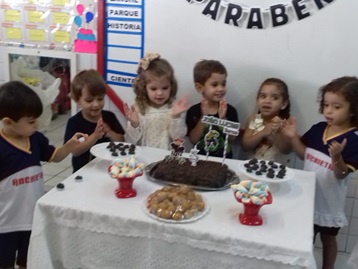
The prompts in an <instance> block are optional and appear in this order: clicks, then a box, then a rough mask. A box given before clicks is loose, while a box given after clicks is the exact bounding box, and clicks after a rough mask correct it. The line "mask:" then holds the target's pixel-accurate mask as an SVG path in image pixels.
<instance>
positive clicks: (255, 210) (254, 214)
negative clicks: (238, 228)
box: [234, 192, 272, 226]
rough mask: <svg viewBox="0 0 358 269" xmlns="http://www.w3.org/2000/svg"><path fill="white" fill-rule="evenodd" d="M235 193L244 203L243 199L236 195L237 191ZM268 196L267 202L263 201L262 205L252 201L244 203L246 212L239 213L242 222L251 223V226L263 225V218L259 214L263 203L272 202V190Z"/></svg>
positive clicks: (239, 200)
mask: <svg viewBox="0 0 358 269" xmlns="http://www.w3.org/2000/svg"><path fill="white" fill-rule="evenodd" d="M234 195H235V198H236V200H237V201H238V202H239V203H242V202H241V199H239V198H237V197H236V193H234ZM266 198H267V201H266V202H265V203H263V204H262V205H256V204H254V203H252V202H250V203H242V204H243V205H244V212H243V213H240V214H239V220H240V222H241V223H242V224H244V225H250V226H259V225H262V218H261V216H260V215H259V211H260V208H261V207H262V206H263V205H267V204H271V203H272V195H271V192H269V193H268V196H267V197H266Z"/></svg>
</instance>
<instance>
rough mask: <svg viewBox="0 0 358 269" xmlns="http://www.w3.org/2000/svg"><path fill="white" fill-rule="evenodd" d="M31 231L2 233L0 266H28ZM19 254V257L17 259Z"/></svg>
mask: <svg viewBox="0 0 358 269" xmlns="http://www.w3.org/2000/svg"><path fill="white" fill-rule="evenodd" d="M30 235H31V231H18V232H10V233H0V268H3V267H4V268H13V267H14V265H15V260H16V264H17V265H19V266H23V267H26V263H27V251H28V248H29V241H30ZM16 256H17V259H16Z"/></svg>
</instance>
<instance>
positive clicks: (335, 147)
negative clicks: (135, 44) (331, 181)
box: [328, 138, 347, 162]
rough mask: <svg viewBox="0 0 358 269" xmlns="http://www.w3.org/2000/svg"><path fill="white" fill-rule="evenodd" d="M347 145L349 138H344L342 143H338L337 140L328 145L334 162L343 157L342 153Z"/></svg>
mask: <svg viewBox="0 0 358 269" xmlns="http://www.w3.org/2000/svg"><path fill="white" fill-rule="evenodd" d="M346 145H347V138H345V139H343V141H342V143H338V142H337V141H332V142H331V143H330V144H329V145H328V152H329V155H330V156H331V158H332V161H333V162H336V161H339V160H340V158H341V157H342V155H341V153H342V151H343V149H344V148H345V147H346Z"/></svg>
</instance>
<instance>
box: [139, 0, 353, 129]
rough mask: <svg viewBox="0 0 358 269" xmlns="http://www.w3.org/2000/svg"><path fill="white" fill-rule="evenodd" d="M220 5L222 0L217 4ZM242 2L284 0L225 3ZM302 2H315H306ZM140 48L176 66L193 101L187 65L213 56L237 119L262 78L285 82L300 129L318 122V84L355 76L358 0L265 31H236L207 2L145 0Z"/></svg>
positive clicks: (190, 66)
mask: <svg viewBox="0 0 358 269" xmlns="http://www.w3.org/2000/svg"><path fill="white" fill-rule="evenodd" d="M222 2H223V1H222ZM229 2H231V3H236V4H245V3H246V6H254V4H255V3H256V5H255V6H256V7H257V6H259V7H268V6H269V4H272V3H287V4H288V3H290V2H291V1H288V0H275V1H272V0H271V1H256V2H255V1H252V0H250V1H248V0H246V1H245V0H230V1H229ZM306 2H308V3H310V2H313V1H306ZM146 5H147V7H146V13H145V14H146V18H145V19H146V20H145V27H146V34H145V37H146V39H145V48H146V50H153V51H158V52H160V53H161V54H162V56H163V57H165V58H167V59H168V60H169V61H170V62H171V63H172V65H173V66H174V69H175V71H176V74H177V77H178V80H179V86H180V91H179V94H180V95H181V94H184V93H189V95H190V96H191V97H192V100H193V103H194V102H198V101H199V100H200V97H199V96H198V94H197V93H196V92H195V90H194V88H193V82H192V69H193V66H194V64H195V62H197V61H198V60H200V59H203V58H206V59H217V60H220V61H222V62H223V63H224V64H225V66H226V67H227V69H228V73H229V76H228V94H227V95H228V100H229V102H230V103H231V104H232V105H234V106H235V107H236V108H237V109H238V112H239V117H240V119H241V121H242V122H243V121H245V120H246V118H247V116H248V115H249V114H250V113H252V112H253V110H254V106H255V95H256V92H257V89H258V87H259V85H260V83H261V82H262V81H263V80H264V79H265V78H268V77H272V76H274V77H279V78H281V79H283V80H285V81H286V82H287V84H288V85H289V91H290V95H291V102H292V114H293V115H294V116H296V117H297V118H298V123H299V129H300V131H301V132H303V131H305V130H306V129H307V128H309V127H310V126H311V125H312V124H313V123H315V122H316V121H318V120H319V119H320V117H319V116H318V113H317V110H318V105H317V103H316V96H317V90H318V88H319V87H320V86H321V85H323V84H324V83H327V82H329V81H330V80H331V79H333V78H335V77H339V76H342V75H357V73H358V53H356V48H357V42H358V36H357V32H358V30H357V27H356V26H357V25H358V17H357V16H353V15H351V14H352V12H351V11H352V10H358V1H352V0H340V1H337V0H336V1H334V2H333V3H331V4H330V5H327V6H326V7H324V8H323V9H321V10H320V11H318V9H317V8H316V7H314V6H312V8H310V9H309V11H310V12H311V13H312V15H311V16H310V17H308V18H305V19H303V20H301V21H298V20H297V19H293V20H292V21H291V22H290V23H289V24H287V25H285V26H281V27H276V28H272V27H270V26H269V27H268V28H267V29H264V30H258V29H245V28H237V27H235V26H230V25H227V24H224V22H223V19H222V18H220V19H219V20H218V21H214V20H212V19H210V18H208V17H205V16H204V15H203V14H201V13H202V11H203V9H204V7H205V6H206V5H205V4H196V3H193V4H189V3H188V2H187V1H184V0H172V1H168V0H146Z"/></svg>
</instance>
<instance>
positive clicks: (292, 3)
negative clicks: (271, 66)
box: [186, 0, 335, 29]
mask: <svg viewBox="0 0 358 269" xmlns="http://www.w3.org/2000/svg"><path fill="white" fill-rule="evenodd" d="M186 1H187V2H188V3H190V4H192V3H195V4H202V5H204V9H203V11H202V14H204V15H205V16H207V17H209V18H211V19H213V20H215V21H218V20H220V19H223V21H224V23H225V24H228V25H233V26H236V27H240V28H243V27H246V28H247V29H265V28H267V27H268V26H269V25H271V26H272V27H278V26H283V25H286V24H288V23H289V22H291V21H293V20H294V19H297V20H302V19H305V18H308V17H310V16H311V15H313V14H314V13H315V11H317V10H321V9H322V8H324V7H326V6H327V5H329V4H331V3H332V2H334V1H335V0H286V1H285V0H277V1H278V2H279V3H277V4H274V5H270V6H266V7H257V6H255V7H254V6H251V7H250V6H247V5H241V4H237V3H233V0H186ZM263 2H264V1H263ZM221 17H223V18H221Z"/></svg>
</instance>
